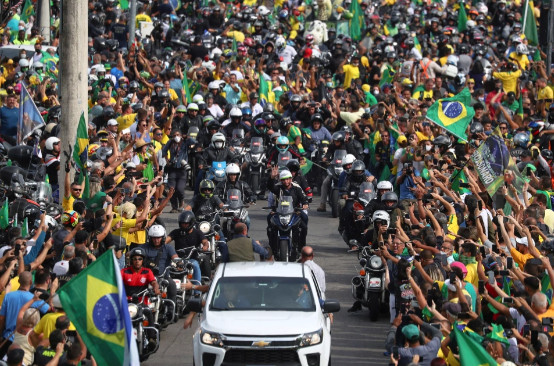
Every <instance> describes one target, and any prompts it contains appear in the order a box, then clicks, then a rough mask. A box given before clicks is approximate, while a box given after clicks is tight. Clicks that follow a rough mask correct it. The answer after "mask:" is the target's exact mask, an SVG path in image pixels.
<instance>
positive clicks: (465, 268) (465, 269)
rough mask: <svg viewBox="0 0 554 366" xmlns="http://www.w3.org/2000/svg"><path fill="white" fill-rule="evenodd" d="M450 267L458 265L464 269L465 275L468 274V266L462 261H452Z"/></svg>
mask: <svg viewBox="0 0 554 366" xmlns="http://www.w3.org/2000/svg"><path fill="white" fill-rule="evenodd" d="M450 267H451V268H452V267H458V268H459V269H461V270H462V273H463V274H464V276H465V275H467V267H466V266H465V264H463V263H462V262H452V263H451V264H450Z"/></svg>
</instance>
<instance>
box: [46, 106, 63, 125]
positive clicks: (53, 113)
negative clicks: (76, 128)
mask: <svg viewBox="0 0 554 366" xmlns="http://www.w3.org/2000/svg"><path fill="white" fill-rule="evenodd" d="M61 114H62V107H61V106H59V105H56V106H53V107H52V108H50V109H49V110H48V122H49V123H50V122H54V121H53V120H54V119H57V120H58V121H59V120H60V116H61Z"/></svg>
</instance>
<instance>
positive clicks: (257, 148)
mask: <svg viewBox="0 0 554 366" xmlns="http://www.w3.org/2000/svg"><path fill="white" fill-rule="evenodd" d="M250 152H251V153H252V154H261V153H262V152H264V140H263V139H262V138H261V137H252V140H250Z"/></svg>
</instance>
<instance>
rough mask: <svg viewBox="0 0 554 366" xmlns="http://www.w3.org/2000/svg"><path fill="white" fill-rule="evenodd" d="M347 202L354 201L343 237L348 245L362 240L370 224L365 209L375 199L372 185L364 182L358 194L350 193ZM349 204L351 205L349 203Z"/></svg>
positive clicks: (346, 220) (346, 219) (348, 214)
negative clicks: (352, 241)
mask: <svg viewBox="0 0 554 366" xmlns="http://www.w3.org/2000/svg"><path fill="white" fill-rule="evenodd" d="M348 195H349V198H348V199H347V201H353V202H352V203H351V204H352V209H351V210H349V211H348V212H347V213H345V215H346V217H345V222H344V225H345V227H346V230H344V232H343V234H342V237H343V240H344V241H345V243H346V244H348V243H349V242H350V240H352V239H356V240H361V237H362V234H363V232H364V231H365V229H367V227H368V225H369V224H370V222H369V220H368V217H367V215H366V212H365V209H366V207H367V205H368V204H369V202H370V201H371V200H372V199H373V198H375V195H376V193H375V189H374V186H373V184H372V183H370V182H363V183H362V184H361V185H360V187H359V189H358V192H349V194H348ZM347 204H350V203H349V202H347Z"/></svg>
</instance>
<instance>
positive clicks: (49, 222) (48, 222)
mask: <svg viewBox="0 0 554 366" xmlns="http://www.w3.org/2000/svg"><path fill="white" fill-rule="evenodd" d="M44 223H45V224H46V225H47V226H48V228H49V229H50V230H52V229H54V228H55V227H56V226H57V225H58V222H57V221H56V219H55V218H53V217H52V216H50V215H45V216H44Z"/></svg>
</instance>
